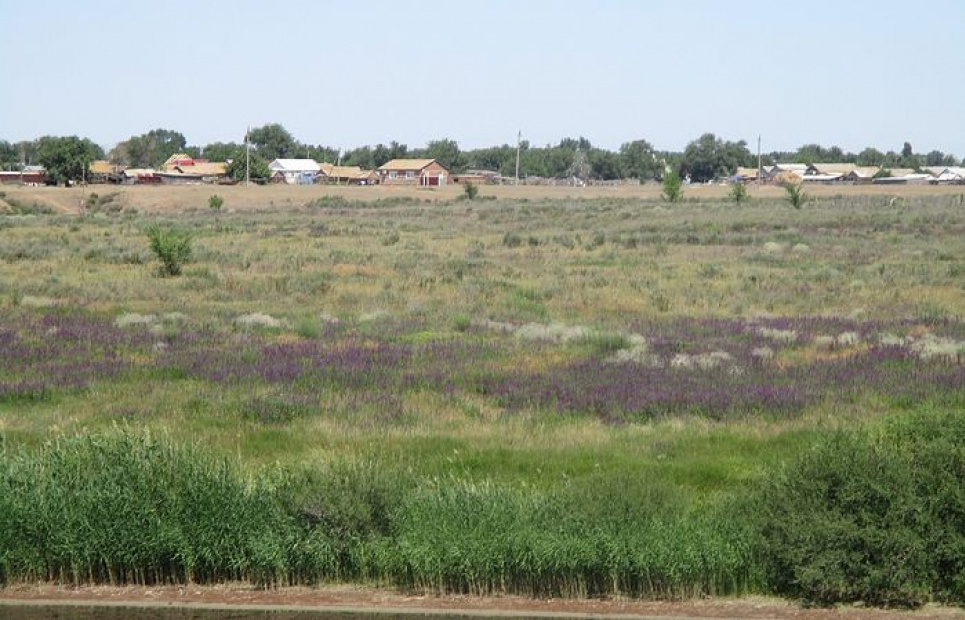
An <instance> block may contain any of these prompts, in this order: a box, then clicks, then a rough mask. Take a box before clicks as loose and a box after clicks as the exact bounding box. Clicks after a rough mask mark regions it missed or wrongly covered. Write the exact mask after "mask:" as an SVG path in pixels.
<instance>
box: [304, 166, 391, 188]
mask: <svg viewBox="0 0 965 620" xmlns="http://www.w3.org/2000/svg"><path fill="white" fill-rule="evenodd" d="M320 167H321V170H320V171H319V173H318V174H317V175H315V180H316V182H318V183H329V184H335V185H375V184H376V183H377V182H378V175H377V174H376V173H375V171H374V170H362V168H361V167H360V166H334V165H332V164H322V165H321V166H320Z"/></svg>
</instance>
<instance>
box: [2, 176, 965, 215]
mask: <svg viewBox="0 0 965 620" xmlns="http://www.w3.org/2000/svg"><path fill="white" fill-rule="evenodd" d="M729 189H730V188H729V187H728V186H723V185H692V186H687V187H685V188H684V197H685V198H688V199H696V200H717V199H724V198H726V196H727V192H728V191H729ZM0 191H2V192H4V193H6V194H7V195H9V196H11V197H13V198H16V199H17V200H20V201H21V202H24V203H27V204H32V203H38V204H41V205H46V206H49V207H51V208H53V209H55V210H56V211H57V212H59V213H70V214H81V213H83V212H84V205H85V204H86V202H87V200H88V198H89V196H90V194H92V193H96V194H99V195H108V194H117V195H118V198H117V200H116V201H115V202H116V204H118V205H120V206H121V207H123V208H128V209H135V210H138V211H140V212H142V213H179V212H184V211H188V210H192V209H206V208H207V205H208V197H209V196H211V194H218V195H220V196H222V197H224V199H225V209H226V210H238V211H242V210H262V209H266V208H271V209H280V210H286V209H291V208H297V207H301V206H304V205H305V204H307V203H310V202H312V201H314V200H317V199H319V198H323V197H327V196H328V197H339V198H345V199H348V200H359V201H368V202H371V201H375V200H380V199H382V200H386V199H406V200H410V199H411V200H423V201H430V202H439V201H449V200H453V199H456V198H459V197H460V196H461V195H462V193H463V189H462V186H460V185H449V186H447V187H444V188H441V189H438V188H435V189H420V188H409V187H398V186H396V187H392V186H369V187H359V186H331V185H319V186H291V185H266V186H257V185H252V186H251V187H244V186H238V185H235V186H212V185H186V186H180V187H172V186H156V187H151V186H133V187H130V186H127V187H126V186H112V185H91V186H88V187H77V188H69V189H68V188H57V187H17V186H5V187H0ZM662 191H663V190H662V187H661V186H660V184H659V183H649V184H644V185H621V186H613V187H611V186H589V187H573V186H567V185H559V186H539V185H538V186H525V185H523V186H510V185H483V186H480V187H479V192H480V196H483V197H495V198H499V199H507V200H519V199H525V200H532V201H536V200H547V199H550V200H552V199H557V200H563V199H570V200H579V199H584V200H596V199H644V200H657V199H659V198H660V195H661V192H662ZM807 192H808V194H809V195H813V196H815V197H822V198H829V197H834V196H842V197H846V198H850V197H860V196H876V197H887V198H891V197H896V196H897V197H918V196H960V195H962V194H965V188H963V187H962V186H954V185H946V186H934V185H910V186H884V185H833V186H832V185H815V186H813V187H808V188H807ZM749 193H750V195H751V196H752V197H756V198H761V199H780V198H782V197H783V196H784V190H783V189H782V188H781V187H777V186H773V185H771V186H764V187H762V188H758V187H757V186H754V185H751V186H749ZM0 206H2V205H0Z"/></svg>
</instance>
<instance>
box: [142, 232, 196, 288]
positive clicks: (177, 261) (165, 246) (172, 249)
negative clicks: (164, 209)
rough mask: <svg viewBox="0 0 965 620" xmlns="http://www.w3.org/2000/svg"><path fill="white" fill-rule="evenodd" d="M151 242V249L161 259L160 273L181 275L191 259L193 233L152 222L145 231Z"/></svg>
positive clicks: (163, 274)
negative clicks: (184, 266)
mask: <svg viewBox="0 0 965 620" xmlns="http://www.w3.org/2000/svg"><path fill="white" fill-rule="evenodd" d="M144 232H145V234H146V235H147V237H148V239H149V240H150V242H151V251H152V252H154V254H155V256H157V258H158V260H160V261H161V266H160V268H159V270H158V271H159V273H160V275H161V276H162V277H163V276H177V275H181V268H182V266H183V265H184V263H185V262H187V261H188V260H190V259H191V243H192V241H193V240H194V238H193V236H192V235H191V233H189V232H186V231H179V230H175V229H173V228H165V227H162V226H160V225H159V224H152V225H151V226H148V227H147V229H146V230H145V231H144Z"/></svg>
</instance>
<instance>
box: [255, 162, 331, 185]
mask: <svg viewBox="0 0 965 620" xmlns="http://www.w3.org/2000/svg"><path fill="white" fill-rule="evenodd" d="M268 167H269V168H271V178H272V180H273V181H278V182H282V181H283V182H285V183H288V184H289V185H311V184H313V183H314V182H315V175H317V174H318V172H319V171H320V170H321V169H322V168H321V166H319V165H318V162H316V161H315V160H314V159H276V160H274V161H272V162H271V163H270V164H268Z"/></svg>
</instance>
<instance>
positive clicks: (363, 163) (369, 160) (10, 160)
mask: <svg viewBox="0 0 965 620" xmlns="http://www.w3.org/2000/svg"><path fill="white" fill-rule="evenodd" d="M247 139H248V143H249V144H250V146H251V153H250V168H249V169H250V170H251V171H252V176H253V178H260V177H262V176H267V174H268V166H267V164H268V162H269V161H271V160H273V159H278V158H292V159H296V158H305V159H314V160H315V161H318V162H319V163H324V162H328V163H336V162H338V163H341V164H342V165H345V166H360V167H361V168H364V169H375V168H378V167H379V166H381V165H383V164H385V163H386V162H388V161H390V160H392V159H398V158H429V159H436V160H438V161H439V162H440V163H441V164H442V165H444V166H446V168H448V169H449V170H450V171H452V172H455V173H459V172H464V171H466V170H472V169H481V170H494V171H497V172H499V173H500V174H501V175H504V176H514V175H515V173H516V145H511V144H503V145H500V146H490V147H485V148H478V149H471V150H463V149H461V148H460V147H459V144H458V143H457V142H456V141H454V140H451V139H448V138H443V139H440V140H432V141H430V142H428V143H427V144H426V145H425V146H424V147H422V148H412V147H409V146H408V145H406V144H400V143H398V142H395V141H392V142H389V144H376V145H374V146H373V145H366V146H361V147H357V148H353V149H348V150H345V151H341V150H340V149H337V148H334V147H331V146H327V145H313V144H308V143H304V142H301V141H299V140H297V139H296V138H295V137H294V136H293V135H292V134H291V133H290V132H289V131H288V130H287V129H285V127H283V126H282V125H280V124H277V123H271V124H267V125H264V126H262V127H257V128H254V129H251V130H250V131H249V132H248V136H247ZM175 153H186V154H188V155H189V156H191V157H195V158H205V159H209V160H211V161H234V162H235V165H233V166H231V167H229V174H231V175H232V176H234V177H236V178H243V177H244V174H245V168H244V165H243V163H244V160H245V143H244V138H242V141H240V142H213V143H210V144H206V145H189V144H188V143H187V140H186V139H185V137H184V135H183V134H182V133H180V132H177V131H174V130H170V129H154V130H151V131H149V132H147V133H144V134H141V135H137V136H131V137H130V138H128V139H127V140H124V141H122V142H120V143H119V144H117V145H116V146H115V147H114V148H113V149H111V150H110V151H109V152H105V150H104V149H103V148H102V147H100V146H98V145H97V144H96V143H94V142H93V141H92V140H90V139H87V138H79V137H77V136H44V137H42V138H38V139H36V140H29V141H22V142H16V143H11V142H7V141H5V140H0V168H2V169H4V170H18V169H19V168H20V166H21V165H22V164H24V163H26V164H39V165H42V166H44V167H45V168H47V170H48V176H49V177H50V178H51V179H52V180H53V181H55V182H57V183H63V182H66V181H69V180H82V179H83V178H84V174H85V171H86V170H87V168H88V167H89V164H90V162H92V161H95V160H98V159H108V160H109V161H111V162H112V163H114V164H118V165H123V166H128V167H133V168H156V167H158V166H160V165H161V164H162V163H163V162H164V161H165V160H167V159H168V158H169V157H170V156H171V155H173V154H175ZM519 160H520V161H519V164H520V174H521V176H523V177H553V178H567V177H576V178H580V179H596V180H606V181H609V180H617V179H638V180H640V181H648V180H652V179H660V178H662V177H663V175H664V172H665V171H667V170H673V171H675V172H676V173H677V174H679V175H680V176H681V177H682V178H690V179H691V180H692V181H694V182H705V181H710V180H712V179H715V178H719V177H721V176H728V175H732V174H734V172H735V171H736V170H737V168H738V167H756V166H757V155H756V154H755V153H752V152H751V151H750V149H749V148H748V145H747V142H745V141H743V140H740V141H736V142H732V141H727V140H724V139H722V138H720V137H718V136H716V135H714V134H713V133H705V134H703V135H702V136H700V137H699V138H697V139H696V140H693V141H691V142H690V143H689V144H688V145H687V147H686V148H685V149H684V150H683V151H682V152H674V151H661V150H657V149H655V148H654V146H653V145H652V144H651V143H650V142H648V141H647V140H643V139H638V140H633V141H630V142H626V143H624V144H622V145H621V146H620V148H619V149H617V150H615V151H612V150H608V149H605V148H601V147H598V146H595V145H593V144H592V143H591V142H590V141H589V140H587V139H586V138H584V137H580V138H564V139H562V140H560V141H559V143H557V144H555V145H546V146H535V145H533V144H531V143H530V142H529V141H522V142H521V144H520V148H519ZM762 162H763V164H764V165H766V166H770V165H773V164H775V163H778V162H798V163H806V164H812V163H817V162H823V163H853V164H856V165H860V166H881V167H885V168H912V169H915V170H918V169H920V168H922V167H924V166H953V165H958V164H959V163H960V160H958V159H957V158H956V157H955V156H954V155H951V154H948V153H943V152H941V151H938V150H933V151H930V152H928V153H916V152H915V151H914V149H913V148H912V145H911V144H909V143H908V142H905V143H904V144H903V145H902V148H901V149H900V151H888V152H882V151H880V150H878V149H876V148H873V147H868V148H866V149H864V150H863V151H861V152H860V153H850V152H846V151H844V150H842V149H841V148H839V147H837V146H831V147H824V146H822V145H819V144H805V145H804V146H802V147H800V148H799V149H797V150H796V151H772V152H769V153H764V154H762ZM961 163H962V165H965V161H962V162H961Z"/></svg>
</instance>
